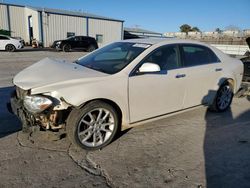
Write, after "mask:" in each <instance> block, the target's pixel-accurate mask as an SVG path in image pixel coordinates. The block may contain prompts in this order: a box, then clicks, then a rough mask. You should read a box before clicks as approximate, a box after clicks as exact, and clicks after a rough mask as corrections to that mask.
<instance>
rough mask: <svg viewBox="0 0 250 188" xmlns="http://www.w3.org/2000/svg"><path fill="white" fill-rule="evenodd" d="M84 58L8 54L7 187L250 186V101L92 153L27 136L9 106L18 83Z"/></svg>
mask: <svg viewBox="0 0 250 188" xmlns="http://www.w3.org/2000/svg"><path fill="white" fill-rule="evenodd" d="M84 54H85V53H84V52H72V53H63V52H51V51H22V52H15V53H6V52H0V172H1V173H0V187H8V188H9V187H18V188H19V187H21V188H22V187H25V188H26V187H185V188H186V187H213V188H214V187H242V188H243V187H249V186H250V160H249V159H250V158H249V156H250V101H249V100H247V98H234V101H233V104H232V107H231V109H230V110H228V111H227V112H225V113H211V112H209V111H207V109H206V108H205V107H200V108H196V109H193V110H190V111H188V112H184V113H182V114H179V115H175V116H172V117H169V118H166V119H162V120H158V121H156V122H153V123H147V124H145V125H143V126H139V127H136V128H133V129H131V130H129V131H128V132H125V133H124V134H123V135H122V136H120V137H119V138H118V139H117V140H115V141H114V142H113V143H111V144H110V145H109V146H107V147H105V148H104V149H102V150H100V151H94V152H86V151H84V150H80V149H79V148H76V147H74V146H72V145H71V144H70V143H69V142H68V140H67V138H63V139H58V138H57V137H56V136H54V135H53V134H52V133H51V132H34V133H32V134H24V133H22V132H21V131H20V128H21V125H20V122H19V121H18V120H17V118H16V117H15V116H13V115H12V114H9V113H8V112H7V109H6V107H5V105H6V102H7V101H8V99H9V93H10V92H11V90H12V89H13V88H12V83H11V80H12V77H13V76H14V75H15V74H16V73H17V72H19V71H20V70H22V69H23V68H25V67H27V66H29V65H31V64H33V63H34V62H36V61H38V60H40V59H42V58H44V57H58V58H64V59H68V60H72V61H73V60H75V59H76V58H78V57H81V56H82V55H84Z"/></svg>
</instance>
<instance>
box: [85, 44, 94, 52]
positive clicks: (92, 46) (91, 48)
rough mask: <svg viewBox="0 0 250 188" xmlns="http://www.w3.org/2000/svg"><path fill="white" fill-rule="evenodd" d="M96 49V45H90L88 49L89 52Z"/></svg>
mask: <svg viewBox="0 0 250 188" xmlns="http://www.w3.org/2000/svg"><path fill="white" fill-rule="evenodd" d="M95 49H96V47H95V46H94V45H90V46H89V47H88V49H87V51H88V52H93V51H94V50H95Z"/></svg>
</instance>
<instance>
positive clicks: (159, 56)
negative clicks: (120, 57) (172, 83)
mask: <svg viewBox="0 0 250 188" xmlns="http://www.w3.org/2000/svg"><path fill="white" fill-rule="evenodd" d="M143 62H144V63H146V62H147V63H155V64H158V65H159V66H160V68H161V71H166V70H172V69H176V68H178V67H179V64H178V47H177V46H176V45H168V46H164V47H160V48H159V49H157V50H156V51H154V52H153V53H152V54H150V55H149V56H148V57H147V58H146V59H145V60H144V61H143Z"/></svg>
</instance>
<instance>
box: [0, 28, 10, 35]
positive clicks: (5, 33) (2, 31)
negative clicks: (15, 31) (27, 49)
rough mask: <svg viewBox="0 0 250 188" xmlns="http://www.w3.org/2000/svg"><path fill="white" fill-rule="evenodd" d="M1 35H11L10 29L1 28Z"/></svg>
mask: <svg viewBox="0 0 250 188" xmlns="http://www.w3.org/2000/svg"><path fill="white" fill-rule="evenodd" d="M0 35H8V36H10V31H7V30H4V29H0Z"/></svg>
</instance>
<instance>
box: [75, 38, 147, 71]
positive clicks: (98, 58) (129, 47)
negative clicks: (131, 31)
mask: <svg viewBox="0 0 250 188" xmlns="http://www.w3.org/2000/svg"><path fill="white" fill-rule="evenodd" d="M149 46H150V45H149V44H139V43H129V42H116V43H112V44H110V45H108V46H106V47H103V48H101V49H99V50H97V51H95V52H93V53H92V54H90V55H88V56H86V57H82V58H81V59H79V60H77V61H76V63H77V64H79V65H82V66H85V67H87V68H91V69H94V70H97V71H101V72H104V73H107V74H115V73H117V72H119V71H121V70H122V69H123V68H124V67H126V66H127V65H128V64H129V63H130V62H132V61H133V60H134V59H135V58H136V57H137V56H138V55H140V54H141V53H142V52H143V51H144V50H145V49H146V48H148V47H149Z"/></svg>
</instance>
